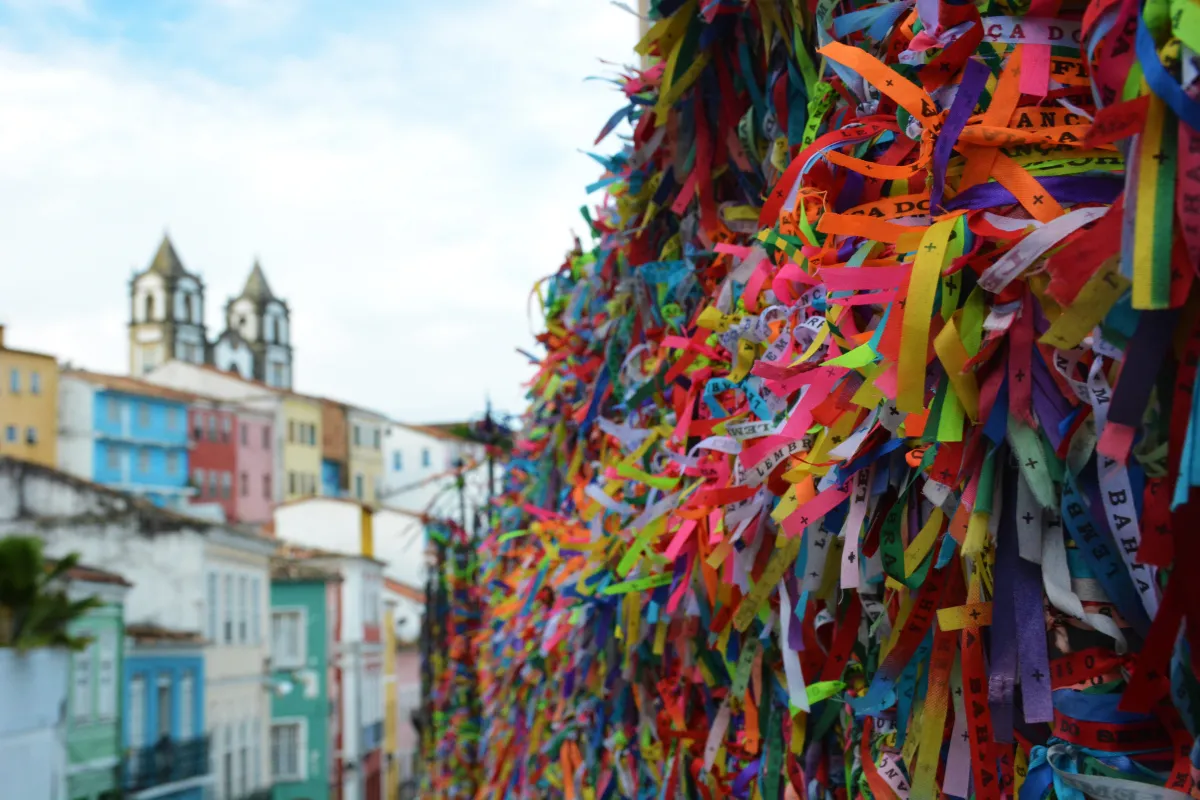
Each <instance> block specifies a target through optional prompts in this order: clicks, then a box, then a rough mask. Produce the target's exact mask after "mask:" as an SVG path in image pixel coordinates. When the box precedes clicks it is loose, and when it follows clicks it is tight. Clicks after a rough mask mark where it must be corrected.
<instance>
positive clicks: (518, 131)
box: [0, 0, 637, 421]
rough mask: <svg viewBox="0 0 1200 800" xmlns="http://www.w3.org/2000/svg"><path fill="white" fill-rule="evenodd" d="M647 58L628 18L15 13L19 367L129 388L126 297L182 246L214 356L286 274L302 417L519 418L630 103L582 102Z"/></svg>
mask: <svg viewBox="0 0 1200 800" xmlns="http://www.w3.org/2000/svg"><path fill="white" fill-rule="evenodd" d="M347 7H349V8H347ZM636 38H637V24H636V20H635V19H634V18H633V17H632V16H630V15H629V14H627V13H626V12H624V11H621V10H619V9H617V8H614V7H613V6H612V5H610V4H609V3H607V2H604V0H439V1H438V2H428V3H417V2H414V0H392V1H391V2H384V1H382V0H369V1H368V0H353V2H344V0H343V2H330V3H322V2H305V0H196V1H195V2H167V1H165V0H164V2H153V3H152V2H143V1H141V0H137V1H135V0H122V1H121V2H118V1H117V0H108V1H107V2H101V0H2V1H0V322H3V323H4V324H6V326H7V333H6V338H7V341H8V344H9V345H10V346H13V347H21V348H26V349H36V350H42V351H46V352H51V353H54V354H56V355H58V356H59V358H60V359H62V360H70V361H72V362H74V363H75V364H80V365H85V366H87V367H88V368H91V369H98V370H104V371H124V370H125V369H126V365H127V363H128V355H127V352H128V349H127V348H128V345H127V341H128V339H127V335H128V334H127V328H126V324H127V322H128V280H129V278H130V276H131V274H132V273H133V271H134V270H135V269H142V268H144V267H145V265H146V264H147V263H148V262H149V260H150V258H151V257H152V255H153V253H154V251H155V249H156V248H157V246H158V243H159V240H160V238H161V236H162V234H163V231H164V229H168V230H169V232H170V235H171V238H172V241H174V243H175V246H176V249H177V251H178V252H179V255H180V257H181V258H182V259H183V262H184V264H185V265H186V266H187V267H188V268H189V269H191V270H192V271H197V272H200V273H201V274H202V276H203V278H204V280H205V282H206V285H207V292H206V299H207V309H206V317H207V319H206V322H207V323H208V326H209V332H210V335H213V334H214V332H215V331H216V330H220V329H221V327H223V318H222V315H223V310H224V303H225V300H226V299H227V298H228V297H229V296H230V295H233V294H236V293H237V292H239V291H240V290H241V287H242V283H243V282H244V281H245V278H246V275H247V273H248V272H249V270H250V266H251V264H252V262H253V259H254V258H255V257H256V256H257V257H259V258H261V260H262V264H263V268H264V269H265V270H266V274H267V278H268V280H269V281H270V283H271V286H272V289H273V290H274V291H275V293H276V294H278V295H280V296H282V297H284V298H285V299H287V300H288V302H289V304H290V306H291V309H292V324H293V340H294V345H295V348H296V356H295V358H296V362H295V373H296V388H297V389H298V390H299V391H303V392H310V393H315V394H322V395H329V396H334V397H338V398H341V399H344V400H347V401H349V402H353V403H357V404H360V405H365V406H368V407H371V408H377V409H379V410H381V411H384V412H387V413H390V414H392V415H394V416H396V417H398V418H400V419H404V420H410V421H437V420H446V419H451V418H455V417H461V416H466V415H471V414H474V413H476V412H477V411H478V409H479V408H480V407H481V406H482V403H483V399H484V395H485V393H488V392H490V393H491V396H492V398H493V400H494V402H495V403H496V404H497V405H498V406H500V407H502V408H506V409H508V410H512V411H517V410H520V408H521V407H522V405H523V403H522V401H521V397H522V395H523V390H522V388H521V387H520V383H521V381H523V380H525V379H526V378H528V376H529V375H530V370H529V368H528V367H527V366H526V365H525V361H524V359H522V357H521V356H519V355H517V354H516V353H515V352H514V348H516V347H518V346H520V347H526V348H528V347H530V344H531V338H530V328H529V322H528V318H527V316H526V308H527V299H528V297H529V292H530V289H531V287H532V285H533V283H534V281H535V280H537V279H538V278H539V277H541V276H542V275H544V274H546V273H548V272H550V271H553V270H554V268H555V267H556V266H557V265H558V264H559V263H560V261H561V260H562V256H563V253H564V252H565V251H566V249H567V248H568V247H569V246H570V244H571V233H570V231H571V229H574V230H575V231H578V232H582V230H583V227H584V225H583V223H582V221H581V220H580V218H579V216H578V208H579V206H580V205H582V204H583V203H584V202H585V201H586V200H587V198H586V197H585V195H584V186H585V185H586V184H588V183H590V182H591V181H592V180H594V179H595V178H596V177H597V174H598V171H599V167H598V166H597V165H596V163H595V162H594V161H592V160H591V159H590V158H588V157H587V156H586V155H584V154H583V153H582V152H580V150H581V149H586V148H587V147H588V146H589V144H590V142H591V141H592V140H593V139H594V137H595V135H596V133H597V132H598V131H599V130H600V128H601V126H602V125H603V124H604V122H605V120H606V119H607V118H608V117H609V115H610V114H611V113H612V111H614V110H615V109H616V108H617V107H618V105H620V104H621V100H622V98H621V97H620V95H619V94H618V93H617V91H616V90H615V88H614V86H613V85H612V84H611V83H608V82H604V81H598V80H593V81H587V80H585V79H586V78H588V77H589V76H601V77H602V76H611V75H612V74H613V72H614V67H612V66H611V65H606V64H602V63H601V61H600V60H601V59H604V60H607V61H610V62H617V63H625V62H628V61H629V60H630V58H631V56H632V46H633V44H634V43H635V41H636ZM608 146H609V147H612V146H613V143H612V142H609V143H608Z"/></svg>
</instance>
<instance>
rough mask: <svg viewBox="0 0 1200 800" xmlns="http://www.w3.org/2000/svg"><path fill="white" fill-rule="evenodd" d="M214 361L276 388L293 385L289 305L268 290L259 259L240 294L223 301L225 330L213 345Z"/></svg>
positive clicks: (225, 368) (221, 367)
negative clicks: (225, 301)
mask: <svg viewBox="0 0 1200 800" xmlns="http://www.w3.org/2000/svg"><path fill="white" fill-rule="evenodd" d="M213 364H214V365H215V366H216V367H217V368H218V369H222V370H227V371H229V370H233V371H236V372H237V373H238V374H239V375H241V376H242V377H244V378H254V379H255V380H260V381H262V382H263V383H266V384H267V385H268V386H273V387H275V388H277V389H291V388H292V345H291V320H290V312H289V310H288V304H287V303H286V302H284V301H283V300H281V299H279V298H278V297H276V296H275V295H274V294H273V293H272V292H271V287H270V286H269V285H268V284H267V276H266V275H264V274H263V269H262V265H261V264H259V263H258V261H255V262H254V268H253V269H251V270H250V277H249V278H247V279H246V286H245V288H243V289H242V293H241V294H240V295H238V296H237V297H235V298H233V299H232V300H230V301H229V302H228V303H226V304H225V332H224V333H222V334H221V336H220V338H218V339H217V341H216V342H215V343H214V344H213Z"/></svg>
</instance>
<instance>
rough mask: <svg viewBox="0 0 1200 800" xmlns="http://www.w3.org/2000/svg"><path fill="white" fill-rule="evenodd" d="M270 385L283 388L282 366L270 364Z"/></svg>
mask: <svg viewBox="0 0 1200 800" xmlns="http://www.w3.org/2000/svg"><path fill="white" fill-rule="evenodd" d="M271 385H272V386H283V365H282V364H272V365H271Z"/></svg>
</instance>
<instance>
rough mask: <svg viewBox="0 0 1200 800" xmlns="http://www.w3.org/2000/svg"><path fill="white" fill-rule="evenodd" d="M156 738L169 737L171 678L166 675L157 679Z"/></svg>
mask: <svg viewBox="0 0 1200 800" xmlns="http://www.w3.org/2000/svg"><path fill="white" fill-rule="evenodd" d="M157 688H158V727H157V730H156V732H157V734H158V738H159V739H162V738H164V737H166V738H168V739H169V738H171V679H170V678H168V677H167V676H166V675H161V676H159V679H158V687H157Z"/></svg>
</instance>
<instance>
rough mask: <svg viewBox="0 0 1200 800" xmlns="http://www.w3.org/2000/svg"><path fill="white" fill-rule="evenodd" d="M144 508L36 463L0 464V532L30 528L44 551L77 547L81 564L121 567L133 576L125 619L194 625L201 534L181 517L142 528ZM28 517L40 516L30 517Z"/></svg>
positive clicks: (200, 601)
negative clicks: (154, 528)
mask: <svg viewBox="0 0 1200 800" xmlns="http://www.w3.org/2000/svg"><path fill="white" fill-rule="evenodd" d="M22 512H23V513H24V515H25V516H24V518H23V517H22V516H21V514H22ZM146 513H151V514H154V513H156V512H147V511H146V510H145V507H144V505H141V504H139V505H138V506H137V507H136V508H135V507H134V506H133V505H132V503H131V502H130V498H128V497H126V496H124V495H120V494H117V493H109V492H106V491H103V490H99V489H93V488H91V487H87V486H74V485H72V484H70V483H69V482H66V481H64V480H61V479H54V478H52V477H50V476H49V475H46V474H44V473H42V472H41V471H35V470H29V471H27V472H25V473H24V476H23V477H22V476H21V473H20V471H19V468H17V467H14V466H11V465H10V466H7V467H6V468H5V469H3V470H0V536H11V535H15V534H25V533H31V532H32V533H35V534H36V535H37V536H38V537H39V538H41V539H42V540H43V541H44V542H45V543H46V548H45V549H46V553H47V554H48V555H50V556H55V557H61V556H65V555H67V554H68V553H71V552H78V553H79V554H80V560H81V561H83V562H84V563H85V564H90V565H92V566H96V567H100V568H101V569H108V570H111V571H113V572H116V573H118V574H120V575H123V576H124V577H125V579H126V580H128V581H130V582H131V583H132V584H133V588H131V589H130V590H129V594H128V595H127V596H126V599H125V618H126V620H127V621H129V622H150V623H154V624H156V625H162V626H164V627H167V628H173V629H175V630H184V631H197V632H199V631H201V630H203V625H202V619H201V612H202V610H203V606H204V593H203V592H204V587H203V583H202V580H201V578H202V575H203V566H204V550H203V535H202V533H201V532H200V530H199V529H197V528H195V527H189V526H186V525H181V526H179V527H177V528H175V527H174V526H173V525H172V526H171V527H172V528H174V529H172V530H160V531H158V532H154V533H150V532H148V531H144V530H142V525H141V522H142V520H141V515H142V514H146ZM28 517H33V518H34V519H38V518H40V519H41V520H42V521H40V522H37V524H31V523H32V522H33V520H31V519H29V518H28ZM162 519H167V517H166V516H165V515H164V516H163V517H161V518H160V520H162ZM164 598H170V602H164Z"/></svg>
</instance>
